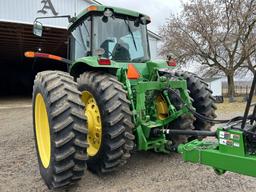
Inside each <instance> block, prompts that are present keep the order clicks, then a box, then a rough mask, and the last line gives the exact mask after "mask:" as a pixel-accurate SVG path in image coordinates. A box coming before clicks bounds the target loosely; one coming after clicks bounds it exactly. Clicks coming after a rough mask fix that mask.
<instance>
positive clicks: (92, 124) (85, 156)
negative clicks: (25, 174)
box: [25, 5, 218, 188]
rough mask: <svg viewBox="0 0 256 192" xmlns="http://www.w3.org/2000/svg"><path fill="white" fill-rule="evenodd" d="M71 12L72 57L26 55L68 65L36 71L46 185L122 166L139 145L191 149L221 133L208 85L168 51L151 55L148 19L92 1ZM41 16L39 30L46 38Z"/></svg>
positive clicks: (35, 92) (37, 124)
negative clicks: (167, 54)
mask: <svg viewBox="0 0 256 192" xmlns="http://www.w3.org/2000/svg"><path fill="white" fill-rule="evenodd" d="M61 17H64V16H61ZM67 17H68V19H69V22H70V25H69V27H68V31H69V32H70V42H69V45H70V47H69V49H70V55H69V58H62V57H59V56H56V55H51V54H47V53H41V52H26V53H25V55H26V57H29V58H37V57H40V58H45V59H52V60H57V61H60V62H63V63H64V64H65V65H67V67H68V72H63V71H50V70H49V71H42V72H39V73H38V74H37V75H36V77H35V81H34V89H33V119H34V132H35V140H36V141H35V143H36V149H37V156H38V162H39V167H40V173H41V175H42V178H43V179H44V181H45V183H46V184H47V186H48V187H49V188H60V187H64V186H68V185H70V184H73V183H75V182H76V181H78V180H79V179H81V177H82V176H83V174H84V170H85V169H86V167H88V169H89V170H90V171H92V172H94V173H97V174H102V173H108V172H112V171H114V170H117V169H120V167H121V166H122V165H124V164H125V163H126V162H127V161H128V160H129V158H130V156H131V154H132V152H133V151H136V150H137V151H155V152H160V153H167V154H168V153H170V152H171V151H175V150H176V151H177V150H179V152H181V153H183V154H186V150H185V149H186V147H189V146H187V145H186V144H185V143H186V142H190V143H189V144H190V147H191V145H192V147H191V148H190V149H191V150H190V151H189V152H191V151H193V150H195V149H196V148H193V146H195V145H193V144H191V142H195V141H196V146H197V145H199V144H198V143H200V142H202V141H201V139H202V138H203V137H204V136H213V135H215V134H216V132H214V133H212V132H210V128H211V126H212V125H213V123H214V120H213V119H214V118H215V117H216V115H215V110H216V106H215V104H214V98H213V97H212V92H211V90H210V89H209V88H208V86H207V84H206V83H205V82H204V81H203V80H202V79H201V78H199V77H198V76H196V75H195V74H191V73H188V72H182V71H177V70H176V69H175V66H176V62H175V60H174V58H173V57H171V56H170V57H168V59H167V60H157V61H154V60H151V59H150V52H149V43H148V35H147V24H149V23H150V18H149V17H148V16H146V15H144V14H141V13H138V12H134V11H130V10H126V9H121V8H115V7H108V6H102V5H97V6H96V5H93V6H90V7H88V8H86V9H85V10H84V11H82V12H81V13H80V14H79V15H78V16H76V17H74V18H71V17H70V16H67ZM39 19H44V18H37V19H36V21H35V23H34V33H35V34H36V35H38V36H41V35H42V32H43V26H42V24H41V23H40V22H39V21H38V20H39ZM45 62H47V60H45ZM183 144H184V145H185V146H184V145H183ZM202 145H203V144H202V143H201V145H200V146H202ZM206 146H209V144H208V145H206ZM214 146H215V145H211V147H212V148H211V149H215V150H218V148H216V146H215V148H214ZM198 156H199V155H198V153H195V154H192V155H191V157H194V158H195V159H196V158H198ZM191 161H192V160H191ZM216 167H217V168H218V166H216Z"/></svg>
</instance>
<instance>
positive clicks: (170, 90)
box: [166, 88, 252, 124]
mask: <svg viewBox="0 0 256 192" xmlns="http://www.w3.org/2000/svg"><path fill="white" fill-rule="evenodd" d="M166 90H167V91H168V92H170V93H171V94H173V95H175V96H176V98H177V99H178V100H179V101H180V102H181V103H182V105H183V107H186V108H187V109H188V110H189V111H190V112H191V113H192V114H193V115H194V116H195V117H197V118H198V119H201V120H204V121H207V122H210V123H214V124H223V123H227V124H229V123H231V122H235V121H241V120H242V119H243V117H242V116H237V117H234V118H232V119H225V120H223V119H212V118H209V117H207V116H205V115H202V114H200V113H198V112H196V111H195V110H194V109H193V108H192V107H191V106H188V105H187V104H186V103H185V102H184V101H183V100H182V99H181V97H180V95H179V94H177V93H176V92H175V91H174V90H173V89H171V88H166ZM251 118H252V116H251V115H249V116H248V119H251Z"/></svg>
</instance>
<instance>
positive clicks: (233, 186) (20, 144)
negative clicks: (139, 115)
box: [0, 99, 256, 192]
mask: <svg viewBox="0 0 256 192" xmlns="http://www.w3.org/2000/svg"><path fill="white" fill-rule="evenodd" d="M243 110H244V104H243V103H233V104H229V105H228V104H220V105H219V111H218V117H219V118H221V119H223V118H228V117H232V116H235V115H237V114H239V113H241V112H243ZM31 117H32V112H31V106H30V100H29V99H18V100H17V99H12V100H0V192H7V191H8V192H16V191H17V192H29V191H33V192H35V191H38V192H42V191H48V189H47V188H46V186H45V185H44V183H43V181H42V180H41V178H40V175H39V171H38V167H37V160H36V156H35V146H34V139H33V131H32V118H31ZM252 169H255V167H252ZM69 191H71V192H92V191H94V192H97V191H101V192H104V191H106V192H110V191H113V192H142V191H147V192H155V191H158V192H172V191H173V192H174V191H175V192H202V191H211V192H219V191H221V192H230V191H232V192H236V191H237V192H238V191H239V192H241V191H246V192H250V191H251V192H253V191H254V192H255V191H256V179H255V178H252V177H247V176H240V175H238V174H234V173H226V174H225V175H222V176H217V175H216V174H215V173H214V172H213V170H212V169H211V168H209V167H206V166H202V165H194V164H190V163H184V162H183V161H182V159H181V156H180V155H179V154H170V155H164V154H156V153H153V152H140V153H135V154H134V155H133V157H132V158H131V160H130V161H129V163H128V164H127V165H125V166H124V167H123V168H122V169H121V170H120V171H118V172H116V173H112V174H110V175H108V176H104V177H98V176H96V175H93V174H91V173H90V172H86V174H85V176H84V177H83V179H82V181H80V183H79V185H78V186H77V187H76V188H73V189H72V190H69Z"/></svg>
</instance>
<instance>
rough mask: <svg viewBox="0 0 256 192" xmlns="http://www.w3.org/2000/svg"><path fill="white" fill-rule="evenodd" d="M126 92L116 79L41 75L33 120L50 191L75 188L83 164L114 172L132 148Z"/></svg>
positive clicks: (94, 75) (53, 73) (41, 166)
mask: <svg viewBox="0 0 256 192" xmlns="http://www.w3.org/2000/svg"><path fill="white" fill-rule="evenodd" d="M129 104H130V103H129V101H128V100H127V93H126V92H125V91H124V90H123V88H122V84H121V83H119V82H118V81H117V80H116V79H115V77H114V76H111V75H109V74H103V73H96V72H86V73H84V74H82V75H81V76H80V78H79V79H78V84H77V83H76V82H75V81H74V80H73V77H71V76H70V75H69V74H67V73H64V72H60V71H44V72H40V73H38V74H37V76H36V78H35V81H34V88H33V122H34V133H35V142H36V150H37V156H38V162H39V169H40V173H41V176H42V177H43V179H44V181H45V183H46V184H47V186H48V187H49V188H50V189H53V188H61V187H65V186H69V185H71V184H74V183H75V182H76V181H78V180H80V179H81V177H82V176H83V173H84V169H85V168H86V164H87V165H88V169H89V170H91V171H93V172H95V173H105V172H110V171H113V170H116V169H117V168H118V167H119V166H121V165H123V164H125V163H126V161H127V159H128V158H129V157H130V153H131V150H132V149H133V147H134V142H133V140H134V136H133V134H132V128H133V126H134V125H133V123H132V121H131V116H132V114H131V111H130V108H129Z"/></svg>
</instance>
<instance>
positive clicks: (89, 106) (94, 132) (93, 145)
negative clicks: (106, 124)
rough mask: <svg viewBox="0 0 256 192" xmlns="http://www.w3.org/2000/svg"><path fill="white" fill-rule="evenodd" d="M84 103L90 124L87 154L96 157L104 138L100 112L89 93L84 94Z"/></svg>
mask: <svg viewBox="0 0 256 192" xmlns="http://www.w3.org/2000/svg"><path fill="white" fill-rule="evenodd" d="M82 101H83V102H84V104H85V116H86V117H87V123H88V134H87V142H88V143H89V147H88V148H87V154H88V155H89V156H95V155H96V154H97V153H98V151H99V149H100V145H101V138H102V124H101V116H100V110H99V107H98V105H97V102H96V100H95V99H94V97H93V95H92V94H91V93H90V92H89V91H84V92H82Z"/></svg>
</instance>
